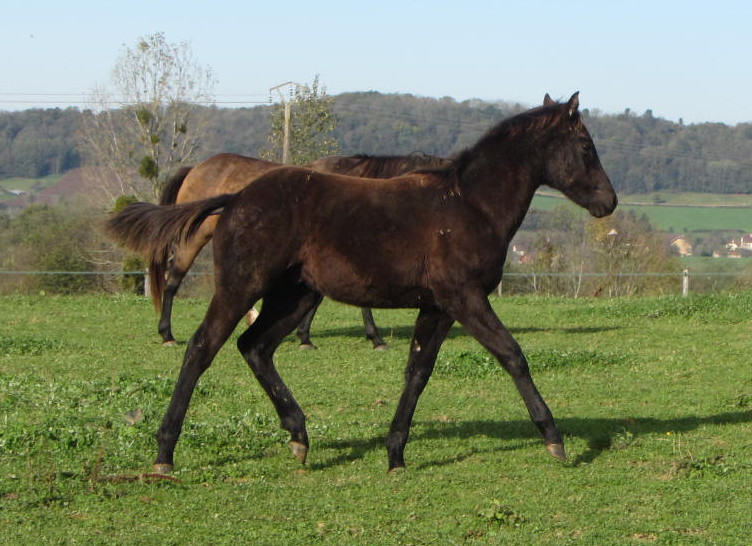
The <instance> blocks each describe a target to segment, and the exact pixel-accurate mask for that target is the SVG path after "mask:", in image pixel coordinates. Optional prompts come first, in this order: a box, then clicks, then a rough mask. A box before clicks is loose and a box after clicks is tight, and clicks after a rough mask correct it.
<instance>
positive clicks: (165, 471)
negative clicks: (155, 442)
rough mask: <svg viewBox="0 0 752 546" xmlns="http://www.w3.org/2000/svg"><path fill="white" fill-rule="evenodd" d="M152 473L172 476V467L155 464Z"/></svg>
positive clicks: (165, 464)
mask: <svg viewBox="0 0 752 546" xmlns="http://www.w3.org/2000/svg"><path fill="white" fill-rule="evenodd" d="M154 473H155V474H162V475H169V474H172V465H171V464H167V463H155V464H154Z"/></svg>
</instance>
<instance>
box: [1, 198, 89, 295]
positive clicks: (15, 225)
mask: <svg viewBox="0 0 752 546" xmlns="http://www.w3.org/2000/svg"><path fill="white" fill-rule="evenodd" d="M8 227H9V229H8V236H7V237H6V238H4V239H3V241H2V242H3V247H4V248H2V253H1V254H2V259H0V266H2V268H5V269H15V270H25V271H39V272H40V273H39V274H37V275H29V276H26V277H24V279H23V281H22V283H21V286H22V287H23V288H25V289H26V290H49V291H51V292H54V293H66V294H67V293H78V292H83V291H86V290H91V289H93V288H95V287H96V284H97V278H96V277H95V276H93V275H88V274H86V273H85V272H88V271H92V270H93V269H94V264H93V261H92V259H91V257H90V250H91V248H92V247H93V246H94V245H93V243H92V241H93V238H95V237H96V234H95V232H94V230H92V229H91V218H90V216H89V215H86V214H75V213H72V212H70V211H67V210H65V209H62V208H59V207H49V206H46V205H45V206H39V205H33V206H30V207H27V208H26V209H24V210H23V212H22V213H21V214H19V216H18V217H17V218H14V219H12V220H11V221H10V222H9V226H8ZM75 272H81V274H75Z"/></svg>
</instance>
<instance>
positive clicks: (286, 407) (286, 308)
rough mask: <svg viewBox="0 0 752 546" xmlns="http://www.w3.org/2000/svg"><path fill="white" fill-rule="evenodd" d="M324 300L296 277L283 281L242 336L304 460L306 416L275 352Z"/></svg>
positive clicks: (250, 360)
mask: <svg viewBox="0 0 752 546" xmlns="http://www.w3.org/2000/svg"><path fill="white" fill-rule="evenodd" d="M321 299H322V296H321V295H320V294H319V293H317V292H314V291H312V290H311V289H309V288H308V287H306V286H305V285H303V284H301V283H299V282H298V281H296V280H294V279H292V280H289V281H287V282H284V281H283V282H280V283H278V284H277V285H276V286H275V288H274V289H273V290H271V291H270V292H268V293H266V294H265V295H264V305H263V307H262V308H261V313H260V314H259V317H258V319H256V321H255V322H254V323H253V325H252V326H251V327H250V328H248V330H246V332H245V333H244V334H243V335H242V336H240V338H239V339H238V349H239V350H240V352H241V353H242V354H243V356H244V357H245V359H246V361H247V362H248V365H249V366H250V367H251V370H252V371H253V374H254V375H255V376H256V379H257V380H258V382H259V383H260V384H261V386H262V387H263V389H264V391H266V394H267V395H268V396H269V398H270V399H271V401H272V404H274V408H275V409H276V410H277V414H278V415H279V420H280V425H281V427H282V428H283V429H285V430H287V431H288V432H289V433H290V449H291V450H292V452H293V455H295V457H296V458H297V459H298V460H299V461H300V462H301V463H305V460H306V456H307V455H308V432H307V431H306V426H305V415H304V414H303V410H301V409H300V406H299V405H298V403H297V402H296V401H295V398H293V396H292V393H291V392H290V389H289V388H288V387H287V385H285V383H284V381H283V380H282V378H281V377H280V376H279V373H278V372H277V369H276V368H275V366H274V361H273V355H274V351H275V350H276V349H277V347H278V346H279V344H280V343H281V342H282V340H283V339H284V338H285V336H286V335H287V334H289V333H290V332H291V331H292V330H293V329H294V328H295V326H296V325H297V324H298V323H299V322H300V320H301V318H302V317H303V316H304V315H305V314H306V313H307V312H308V311H309V310H310V309H314V308H315V307H316V306H318V304H319V303H321Z"/></svg>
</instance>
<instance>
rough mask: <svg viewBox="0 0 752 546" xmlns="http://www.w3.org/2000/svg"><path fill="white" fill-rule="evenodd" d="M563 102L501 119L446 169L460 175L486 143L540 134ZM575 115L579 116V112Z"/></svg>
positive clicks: (558, 114) (533, 142)
mask: <svg viewBox="0 0 752 546" xmlns="http://www.w3.org/2000/svg"><path fill="white" fill-rule="evenodd" d="M564 106H565V105H564V104H563V103H554V104H550V105H545V106H539V107H537V108H533V109H531V110H527V111H525V112H523V113H521V114H517V115H514V116H511V117H508V118H505V119H503V120H501V121H500V122H499V123H497V124H496V125H494V126H493V127H491V128H490V129H489V130H488V131H486V133H485V135H483V136H482V137H481V138H480V139H479V140H478V142H477V143H476V144H475V145H474V146H472V147H471V148H466V149H465V150H463V151H462V152H460V153H459V154H457V156H455V158H454V160H453V161H452V164H451V165H450V166H449V167H448V171H449V172H450V173H452V174H453V176H454V177H460V176H461V173H462V172H464V171H465V169H466V167H467V166H468V164H469V163H470V161H472V160H473V159H474V158H475V157H476V156H477V152H478V150H479V149H481V148H483V147H484V146H485V145H486V144H487V143H489V142H491V141H493V142H499V141H506V140H513V139H516V138H518V137H520V136H521V135H526V136H535V135H537V134H540V133H541V131H542V130H543V129H545V128H546V127H549V126H550V125H552V124H553V123H555V122H556V121H557V120H558V119H560V118H561V116H562V115H563V109H564ZM575 115H577V116H579V112H576V113H575ZM530 146H536V140H535V139H531V141H530Z"/></svg>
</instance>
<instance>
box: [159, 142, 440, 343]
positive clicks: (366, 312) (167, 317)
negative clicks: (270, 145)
mask: <svg viewBox="0 0 752 546" xmlns="http://www.w3.org/2000/svg"><path fill="white" fill-rule="evenodd" d="M448 164H449V160H448V159H444V158H441V157H435V156H431V155H426V154H411V155H406V156H368V155H356V156H332V157H325V158H322V159H317V160H316V161H314V162H313V163H310V164H308V165H306V167H307V168H310V169H314V170H316V171H319V172H323V173H340V174H348V175H351V176H358V177H365V178H391V177H393V176H397V175H400V174H405V173H406V172H409V171H413V170H415V169H419V168H425V167H440V166H446V165H448ZM281 166H282V165H281V164H279V163H273V162H271V161H265V160H263V159H256V158H254V157H246V156H242V155H238V154H217V155H214V156H212V157H210V158H209V159H207V160H205V161H202V162H201V163H199V164H198V165H196V166H195V167H184V168H182V169H180V170H179V171H178V172H177V173H176V174H175V176H173V177H172V179H171V180H170V181H169V182H168V183H167V185H166V186H165V188H164V190H163V191H162V196H161V198H160V204H161V205H172V204H176V203H187V202H189V201H199V200H202V199H207V198H209V197H215V196H217V195H222V194H224V193H235V192H238V191H240V190H242V189H243V188H244V187H246V186H247V185H248V184H250V183H251V182H253V181H254V180H256V179H257V178H258V177H260V176H261V175H263V174H265V173H267V172H269V171H271V170H272V169H276V168H278V167H281ZM216 224H217V219H216V217H210V218H207V219H206V221H205V222H204V223H203V224H202V226H201V227H200V228H199V229H198V230H197V232H196V235H195V236H194V237H192V238H191V239H189V240H183V241H180V242H178V244H176V245H175V247H174V249H173V252H172V254H171V255H170V257H169V260H165V259H163V257H162V256H160V257H158V258H156V259H154V260H152V261H151V263H150V264H149V279H150V286H151V293H152V298H153V299H154V305H155V307H156V308H157V310H158V311H159V312H160V318H159V326H158V331H159V334H160V335H161V336H162V343H163V344H165V345H173V344H174V343H175V338H174V337H173V335H172V322H171V316H172V305H173V300H174V299H175V294H176V292H177V290H178V288H179V287H180V284H181V283H182V282H183V278H184V277H185V275H186V274H187V273H188V270H189V269H190V267H191V265H192V264H193V262H194V260H195V259H196V256H197V255H198V253H199V252H200V251H201V249H202V248H203V247H204V245H206V243H207V242H209V239H211V236H212V233H214V228H215V226H216ZM315 312H316V309H315V308H314V309H311V311H310V312H309V313H308V314H307V315H306V316H305V317H304V319H303V320H302V321H301V323H300V324H299V325H298V338H300V345H301V347H304V348H313V347H314V345H313V343H312V342H311V337H310V330H311V323H312V322H313V316H314V314H315ZM362 314H363V324H364V325H365V331H366V338H368V339H369V340H371V342H372V343H373V346H374V348H377V349H380V348H385V347H386V344H385V343H384V341H383V340H382V339H381V336H380V334H379V330H378V328H377V327H376V323H375V322H374V320H373V314H372V313H371V310H370V309H369V308H367V307H364V308H362Z"/></svg>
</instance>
